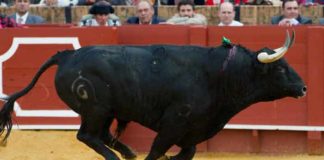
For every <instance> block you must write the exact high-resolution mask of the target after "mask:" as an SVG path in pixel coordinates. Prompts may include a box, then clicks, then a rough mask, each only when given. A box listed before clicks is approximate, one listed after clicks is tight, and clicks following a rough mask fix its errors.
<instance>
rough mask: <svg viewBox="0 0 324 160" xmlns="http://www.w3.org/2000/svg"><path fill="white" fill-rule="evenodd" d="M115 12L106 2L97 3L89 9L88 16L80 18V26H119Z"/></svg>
mask: <svg viewBox="0 0 324 160" xmlns="http://www.w3.org/2000/svg"><path fill="white" fill-rule="evenodd" d="M114 12H115V10H114V8H113V7H112V6H111V5H110V3H108V2H106V1H98V2H96V3H95V4H94V5H92V6H91V8H90V9H89V15H86V16H84V17H83V18H82V20H81V22H80V26H120V22H119V18H118V17H117V16H116V15H115V14H114Z"/></svg>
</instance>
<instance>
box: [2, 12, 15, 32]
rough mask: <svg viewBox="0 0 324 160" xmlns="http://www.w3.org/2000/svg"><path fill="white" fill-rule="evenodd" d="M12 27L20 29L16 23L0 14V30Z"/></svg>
mask: <svg viewBox="0 0 324 160" xmlns="http://www.w3.org/2000/svg"><path fill="white" fill-rule="evenodd" d="M11 27H18V24H17V23H16V21H15V20H14V19H12V18H10V17H7V16H6V15H3V14H1V13H0V29H1V28H11Z"/></svg>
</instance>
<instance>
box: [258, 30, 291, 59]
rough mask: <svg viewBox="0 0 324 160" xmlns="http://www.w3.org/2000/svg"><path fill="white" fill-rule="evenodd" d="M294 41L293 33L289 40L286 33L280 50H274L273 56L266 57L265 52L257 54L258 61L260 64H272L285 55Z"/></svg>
mask: <svg viewBox="0 0 324 160" xmlns="http://www.w3.org/2000/svg"><path fill="white" fill-rule="evenodd" d="M294 41H295V31H293V34H292V36H291V38H290V36H289V32H288V31H287V35H286V41H285V44H284V45H283V46H282V47H280V48H277V49H274V51H275V53H274V54H271V55H268V53H266V52H261V53H259V54H258V60H259V61H260V62H261V63H271V62H274V61H276V60H278V59H280V58H281V57H283V56H284V55H285V53H286V52H287V51H288V48H290V47H291V46H292V44H293V43H294Z"/></svg>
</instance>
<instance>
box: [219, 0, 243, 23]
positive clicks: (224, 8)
mask: <svg viewBox="0 0 324 160" xmlns="http://www.w3.org/2000/svg"><path fill="white" fill-rule="evenodd" d="M218 17H219V19H220V23H219V24H218V26H243V23H241V22H239V21H235V20H234V17H235V11H234V5H233V4H232V3H230V2H223V3H222V4H221V5H220V7H219V12H218Z"/></svg>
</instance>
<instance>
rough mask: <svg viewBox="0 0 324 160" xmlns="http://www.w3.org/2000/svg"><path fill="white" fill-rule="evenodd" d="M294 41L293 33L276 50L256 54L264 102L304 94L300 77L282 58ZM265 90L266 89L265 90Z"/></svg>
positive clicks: (266, 49)
mask: <svg viewBox="0 0 324 160" xmlns="http://www.w3.org/2000/svg"><path fill="white" fill-rule="evenodd" d="M294 39H295V32H293V34H292V36H291V37H290V36H289V32H288V31H287V36H286V40H285V44H284V45H283V46H282V47H280V48H277V49H274V50H271V49H268V48H265V49H262V50H261V51H259V52H258V55H257V60H258V61H259V62H261V63H259V65H258V66H259V67H258V68H259V71H261V72H259V73H261V74H259V75H260V76H258V81H262V82H265V83H262V84H261V86H260V88H263V89H264V91H267V93H265V95H267V96H265V97H264V100H274V99H277V98H283V97H286V96H289V97H295V98H299V97H303V96H304V95H305V94H306V86H305V84H304V82H303V80H302V79H301V78H300V76H299V75H298V74H297V73H296V72H295V71H294V69H293V68H291V67H290V66H289V64H288V63H287V62H286V61H285V59H283V58H282V57H283V56H284V54H285V53H286V52H287V51H288V49H289V48H290V47H291V46H292V44H293V43H294ZM265 88H266V89H265Z"/></svg>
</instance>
